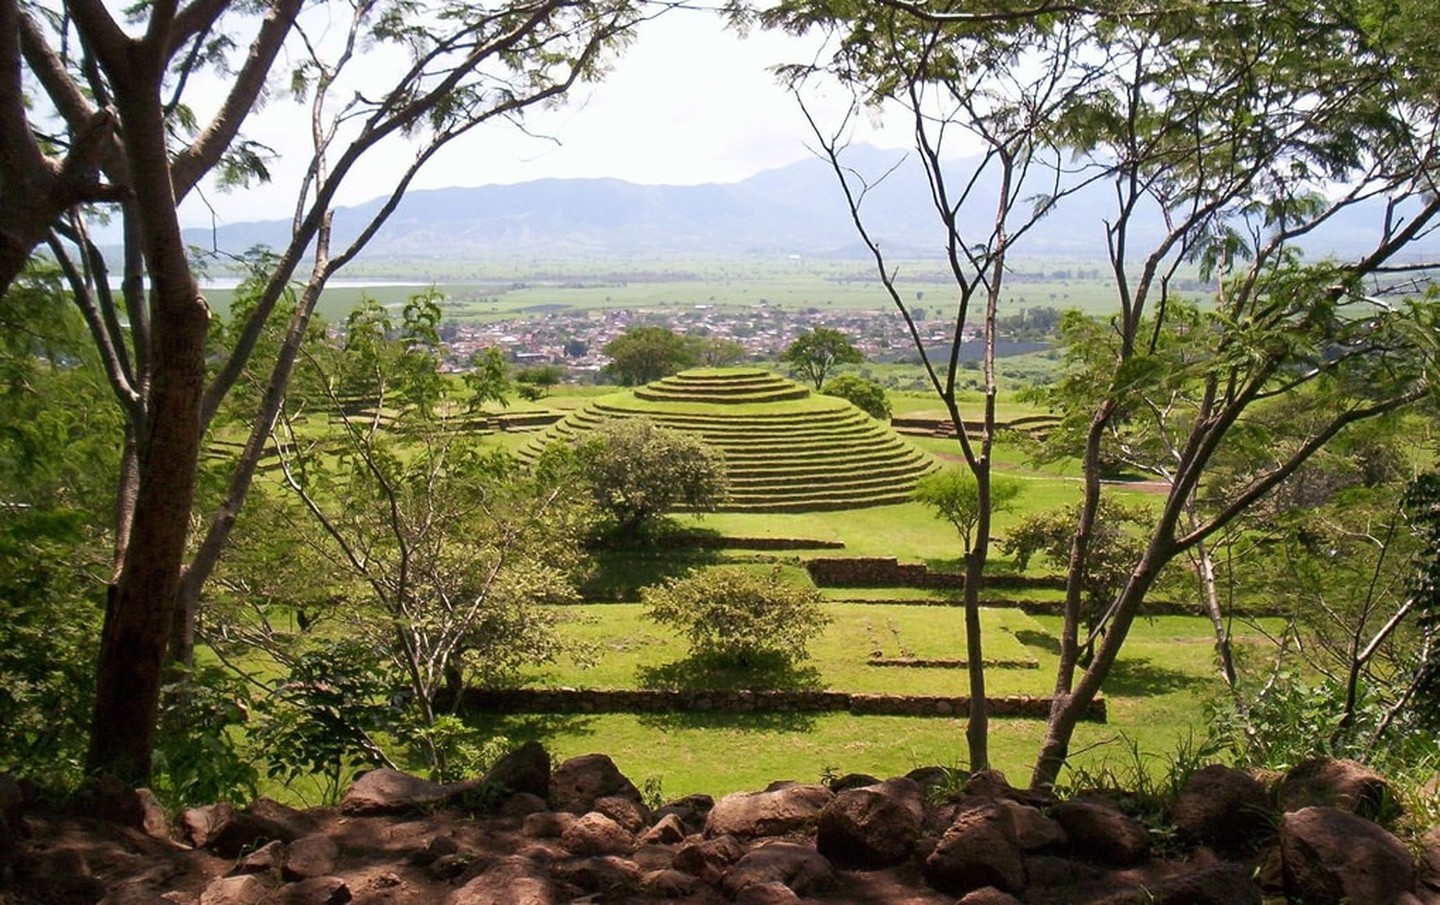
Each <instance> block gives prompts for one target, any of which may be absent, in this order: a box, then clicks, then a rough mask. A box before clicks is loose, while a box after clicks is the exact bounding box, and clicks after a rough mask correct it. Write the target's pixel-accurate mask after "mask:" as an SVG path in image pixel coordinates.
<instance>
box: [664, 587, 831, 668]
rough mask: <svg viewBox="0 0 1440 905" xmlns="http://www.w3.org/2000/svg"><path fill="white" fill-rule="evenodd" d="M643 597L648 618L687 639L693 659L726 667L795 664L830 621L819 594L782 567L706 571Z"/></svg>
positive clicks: (807, 651)
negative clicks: (786, 574) (793, 581)
mask: <svg viewBox="0 0 1440 905" xmlns="http://www.w3.org/2000/svg"><path fill="white" fill-rule="evenodd" d="M640 599H641V601H642V602H643V603H644V604H645V615H646V616H647V617H649V618H650V619H652V620H654V621H655V622H658V623H660V624H662V625H668V626H670V627H671V628H673V629H675V630H676V631H678V632H680V633H681V634H683V635H684V636H685V637H686V639H688V640H689V642H690V653H691V655H692V656H693V657H695V658H697V659H706V660H711V661H713V662H716V663H718V664H722V665H737V666H742V667H749V666H753V665H755V664H756V663H758V662H760V661H762V660H770V661H779V662H780V663H782V664H784V665H792V664H794V663H796V662H798V661H800V660H804V659H806V658H807V657H809V656H810V652H809V645H810V641H811V639H812V638H814V637H815V636H816V635H818V634H819V633H820V631H821V630H822V629H824V628H825V626H826V625H829V624H830V614H828V613H826V612H825V610H824V606H823V601H822V598H821V596H820V592H819V591H818V590H816V589H815V588H813V587H801V586H798V585H794V584H790V583H789V582H787V581H785V577H784V575H783V574H782V573H781V571H780V568H779V567H778V566H777V567H776V568H774V569H772V570H770V571H769V572H758V571H756V570H754V569H746V568H736V567H728V568H726V567H721V568H715V569H704V570H702V571H699V572H694V573H692V574H690V575H687V576H685V577H683V578H674V579H671V580H670V581H668V582H666V583H665V584H663V585H652V586H651V587H648V588H645V589H643V590H642V591H641V592H640Z"/></svg>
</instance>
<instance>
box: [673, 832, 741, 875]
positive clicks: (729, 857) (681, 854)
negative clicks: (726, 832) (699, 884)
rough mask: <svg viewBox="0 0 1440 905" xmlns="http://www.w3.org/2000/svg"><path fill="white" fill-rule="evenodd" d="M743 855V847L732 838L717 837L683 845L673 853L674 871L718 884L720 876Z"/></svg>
mask: <svg viewBox="0 0 1440 905" xmlns="http://www.w3.org/2000/svg"><path fill="white" fill-rule="evenodd" d="M744 854H745V846H743V845H741V844H740V840H738V839H736V838H735V837H734V836H719V837H717V838H715V839H706V840H705V841H703V842H694V843H690V844H687V845H684V846H682V847H681V848H680V850H679V851H677V852H676V853H675V862H674V863H675V869H676V870H683V871H684V872H685V873H687V874H692V875H694V876H696V877H699V878H700V879H701V880H702V881H703V882H705V883H707V884H709V883H718V882H719V881H720V876H721V875H722V874H723V873H725V871H726V870H727V869H728V868H729V867H730V865H732V864H734V863H735V862H736V861H739V860H740V858H741V857H743V856H744Z"/></svg>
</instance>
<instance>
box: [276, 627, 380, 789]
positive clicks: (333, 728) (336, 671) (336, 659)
mask: <svg viewBox="0 0 1440 905" xmlns="http://www.w3.org/2000/svg"><path fill="white" fill-rule="evenodd" d="M396 693H397V688H396V686H395V682H394V680H393V678H392V677H391V676H390V675H389V673H388V672H387V671H386V669H385V668H384V664H383V663H382V661H381V659H380V658H379V656H378V655H377V652H376V651H375V650H374V648H372V647H370V646H369V645H368V644H365V643H363V642H358V641H336V642H323V643H317V644H315V645H314V646H313V647H312V648H311V649H310V650H308V651H306V652H305V653H304V654H302V655H300V657H298V658H297V659H296V660H295V661H294V662H293V663H292V664H291V666H290V668H289V670H288V672H287V674H286V675H285V677H284V679H283V680H282V681H281V682H280V683H279V684H278V685H277V686H276V688H275V689H274V691H273V693H272V694H271V695H270V696H268V697H265V698H262V699H260V700H258V701H257V702H256V711H257V714H258V716H259V720H258V721H257V723H256V726H255V727H254V729H253V732H254V734H255V737H256V740H257V741H258V742H259V744H260V746H261V748H262V750H264V751H265V753H266V760H267V761H268V763H269V767H268V770H267V772H268V775H269V776H270V778H272V779H275V778H284V779H286V780H289V781H292V782H293V781H294V780H297V779H299V778H302V777H313V778H316V779H319V780H320V781H321V784H322V785H321V788H322V796H323V798H324V800H325V801H326V802H330V801H334V800H335V799H336V798H337V797H338V796H339V794H340V790H341V789H343V788H344V787H345V785H346V784H347V783H348V782H349V781H350V780H351V779H352V778H353V776H354V774H355V773H356V772H357V771H359V770H362V769H365V768H367V767H373V766H379V765H381V764H383V763H385V759H384V758H383V756H381V754H380V751H379V746H378V744H377V743H376V741H375V736H376V734H377V733H379V732H381V731H383V730H385V729H387V728H389V727H392V726H394V725H395V724H396V723H397V722H398V717H399V713H398V712H397V709H396V706H395V703H396V701H397V700H398V699H397V696H396Z"/></svg>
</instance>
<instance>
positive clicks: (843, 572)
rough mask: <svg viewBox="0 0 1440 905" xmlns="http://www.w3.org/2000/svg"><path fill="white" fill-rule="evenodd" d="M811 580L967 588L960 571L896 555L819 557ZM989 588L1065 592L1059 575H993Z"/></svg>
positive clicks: (809, 565)
mask: <svg viewBox="0 0 1440 905" xmlns="http://www.w3.org/2000/svg"><path fill="white" fill-rule="evenodd" d="M805 569H806V571H808V572H809V573H810V579H811V580H812V581H814V582H815V584H817V585H819V586H820V587H822V588H889V587H905V588H956V589H958V588H963V587H965V576H964V575H962V574H960V573H959V572H932V571H930V568H929V567H928V566H926V565H925V564H924V563H902V562H900V561H899V560H897V559H896V558H895V557H893V556H847V557H839V556H836V557H828V556H827V557H816V558H814V559H807V560H806V561H805ZM985 587H987V588H1011V589H1018V588H1032V589H1033V588H1046V589H1052V590H1064V588H1065V580H1064V579H1063V578H1060V577H1058V576H1036V577H1032V576H1026V575H990V576H987V577H986V578H985Z"/></svg>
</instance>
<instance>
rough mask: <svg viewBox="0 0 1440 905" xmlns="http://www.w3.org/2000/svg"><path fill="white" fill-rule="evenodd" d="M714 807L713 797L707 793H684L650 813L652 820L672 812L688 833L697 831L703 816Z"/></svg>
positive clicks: (703, 822)
mask: <svg viewBox="0 0 1440 905" xmlns="http://www.w3.org/2000/svg"><path fill="white" fill-rule="evenodd" d="M714 807H715V799H714V798H712V797H710V796H709V795H703V794H701V795H686V796H685V797H684V798H677V799H676V800H674V801H670V802H666V803H665V804H664V805H663V806H662V807H660V808H658V809H657V810H656V811H655V813H653V814H651V815H650V817H651V819H652V820H659V819H660V818H662V817H664V816H665V815H667V814H674V815H675V816H676V817H679V818H680V820H681V821H683V822H684V824H685V829H686V832H687V834H688V833H698V832H700V830H701V829H702V828H703V827H704V826H705V816H706V815H707V814H709V813H710V811H711V809H712V808H714Z"/></svg>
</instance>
